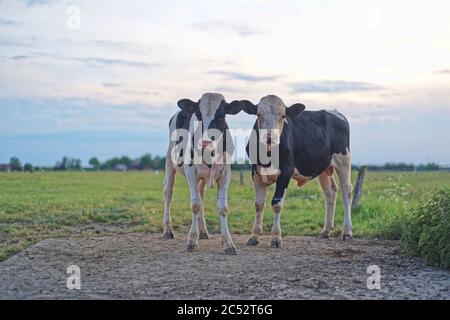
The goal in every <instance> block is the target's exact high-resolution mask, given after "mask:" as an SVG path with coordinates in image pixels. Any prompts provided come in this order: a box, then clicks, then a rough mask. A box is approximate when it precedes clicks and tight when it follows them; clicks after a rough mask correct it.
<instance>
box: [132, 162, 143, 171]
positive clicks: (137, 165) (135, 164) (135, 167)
mask: <svg viewBox="0 0 450 320" xmlns="http://www.w3.org/2000/svg"><path fill="white" fill-rule="evenodd" d="M130 169H131V170H139V169H141V161H140V160H135V161H133V162H132V163H131V165H130Z"/></svg>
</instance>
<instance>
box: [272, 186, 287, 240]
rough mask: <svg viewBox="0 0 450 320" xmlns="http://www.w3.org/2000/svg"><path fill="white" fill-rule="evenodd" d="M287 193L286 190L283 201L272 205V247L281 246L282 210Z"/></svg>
mask: <svg viewBox="0 0 450 320" xmlns="http://www.w3.org/2000/svg"><path fill="white" fill-rule="evenodd" d="M285 195H286V190H285V191H284V195H283V198H282V199H281V201H280V202H279V203H278V204H276V205H274V206H272V209H273V226H272V241H271V246H272V248H281V243H282V241H281V221H280V220H281V210H282V209H283V205H284V197H285Z"/></svg>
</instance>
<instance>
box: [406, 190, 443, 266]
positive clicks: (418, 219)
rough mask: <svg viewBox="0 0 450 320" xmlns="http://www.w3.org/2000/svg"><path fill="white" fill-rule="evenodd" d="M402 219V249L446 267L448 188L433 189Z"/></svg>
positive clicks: (433, 263) (428, 261)
mask: <svg viewBox="0 0 450 320" xmlns="http://www.w3.org/2000/svg"><path fill="white" fill-rule="evenodd" d="M404 222H405V223H403V225H402V226H403V229H402V237H401V239H402V244H403V247H404V248H405V251H406V253H408V254H410V255H414V256H419V257H423V258H424V259H425V261H426V262H427V263H429V264H432V265H435V266H438V267H441V268H450V188H449V187H443V188H440V189H437V190H434V191H433V192H432V193H431V194H430V195H429V196H428V197H426V198H424V200H423V202H422V203H421V204H420V205H419V206H418V207H417V208H415V209H414V210H412V212H411V213H410V214H409V215H407V216H406V217H405V219H404Z"/></svg>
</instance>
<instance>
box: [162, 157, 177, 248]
mask: <svg viewBox="0 0 450 320" xmlns="http://www.w3.org/2000/svg"><path fill="white" fill-rule="evenodd" d="M169 161H170V159H169V158H167V159H166V175H165V177H164V215H163V221H162V225H163V238H164V239H173V238H174V235H173V228H172V217H171V216H170V203H171V201H172V195H173V185H174V182H175V173H176V171H175V168H174V167H173V165H172V164H171V163H169Z"/></svg>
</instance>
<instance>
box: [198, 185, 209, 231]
mask: <svg viewBox="0 0 450 320" xmlns="http://www.w3.org/2000/svg"><path fill="white" fill-rule="evenodd" d="M205 185H206V183H205V180H203V179H201V180H200V181H199V183H198V189H199V191H200V196H201V197H202V207H201V208H200V213H199V215H198V229H199V231H200V239H209V234H208V229H207V228H206V221H205V201H204V195H205Z"/></svg>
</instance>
